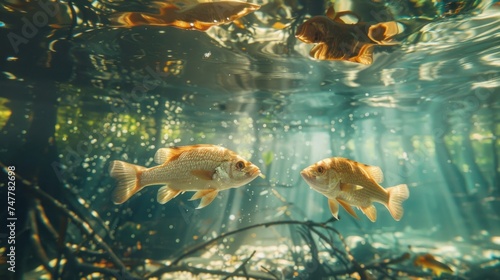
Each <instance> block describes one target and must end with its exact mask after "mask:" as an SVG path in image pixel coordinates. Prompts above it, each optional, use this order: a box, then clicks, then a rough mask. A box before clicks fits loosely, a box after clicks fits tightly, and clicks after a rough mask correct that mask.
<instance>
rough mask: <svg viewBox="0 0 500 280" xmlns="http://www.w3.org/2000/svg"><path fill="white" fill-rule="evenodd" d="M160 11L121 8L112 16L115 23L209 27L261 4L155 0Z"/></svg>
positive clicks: (127, 25)
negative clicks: (180, 4) (180, 3)
mask: <svg viewBox="0 0 500 280" xmlns="http://www.w3.org/2000/svg"><path fill="white" fill-rule="evenodd" d="M155 4H156V5H158V6H159V13H158V14H152V13H145V12H122V13H116V14H113V15H111V16H110V21H111V23H112V24H113V25H115V26H123V27H133V26H142V25H146V26H148V25H149V26H174V27H177V28H181V29H191V30H199V31H206V30H207V29H209V28H210V27H212V26H214V25H221V24H225V23H230V22H233V21H235V20H237V19H239V18H241V17H243V16H245V15H247V14H249V13H251V12H253V11H256V10H258V9H259V8H260V5H257V4H252V3H247V2H240V1H220V2H203V3H198V4H196V5H194V6H191V7H188V8H185V9H180V8H179V7H177V6H175V5H174V4H170V3H163V2H155Z"/></svg>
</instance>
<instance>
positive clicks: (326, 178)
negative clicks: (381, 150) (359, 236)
mask: <svg viewBox="0 0 500 280" xmlns="http://www.w3.org/2000/svg"><path fill="white" fill-rule="evenodd" d="M300 175H301V176H302V177H303V178H304V180H305V181H306V183H307V184H308V185H309V186H310V187H311V188H312V189H314V190H316V191H317V192H319V193H321V194H323V195H324V196H326V197H327V198H328V206H329V208H330V212H331V213H332V215H333V216H334V217H335V218H336V219H338V212H339V204H340V205H342V207H343V208H344V209H345V210H346V211H347V212H348V213H349V214H350V215H352V216H353V217H355V218H358V216H357V215H356V213H355V212H354V210H353V209H352V206H354V207H357V208H358V209H360V210H361V211H362V212H363V213H364V214H365V215H366V216H367V217H368V219H370V221H372V222H375V221H376V220H377V210H376V209H375V206H374V205H373V203H374V202H378V203H381V204H383V205H384V206H385V207H386V208H387V209H388V210H389V213H390V214H391V216H392V217H393V218H394V220H396V221H399V220H400V219H401V218H402V217H403V213H404V209H403V206H402V203H403V201H405V200H406V199H408V197H409V196H410V193H409V190H408V186H407V185H406V184H401V185H397V186H394V187H390V188H387V189H384V188H383V187H382V186H380V185H379V183H381V182H382V181H383V179H384V174H383V173H382V170H381V169H380V167H377V166H370V165H366V164H363V163H359V162H356V161H353V160H350V159H347V158H342V157H332V158H326V159H323V160H321V161H318V162H317V163H314V164H312V165H310V166H308V167H306V168H304V169H303V170H302V171H301V172H300Z"/></svg>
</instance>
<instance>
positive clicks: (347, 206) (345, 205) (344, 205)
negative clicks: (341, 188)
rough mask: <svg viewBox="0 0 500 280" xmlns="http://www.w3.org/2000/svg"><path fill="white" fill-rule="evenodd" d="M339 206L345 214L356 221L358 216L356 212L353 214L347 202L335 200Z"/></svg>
mask: <svg viewBox="0 0 500 280" xmlns="http://www.w3.org/2000/svg"><path fill="white" fill-rule="evenodd" d="M337 201H338V202H339V204H340V205H342V207H344V209H345V211H347V213H349V214H351V216H353V217H354V218H356V219H358V215H356V212H354V209H352V207H351V205H349V204H348V203H347V202H345V201H343V200H342V199H337Z"/></svg>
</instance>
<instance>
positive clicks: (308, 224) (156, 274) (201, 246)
mask: <svg viewBox="0 0 500 280" xmlns="http://www.w3.org/2000/svg"><path fill="white" fill-rule="evenodd" d="M332 221H335V219H329V220H328V221H326V222H324V223H316V222H313V221H303V222H302V221H275V222H267V223H260V224H255V225H250V226H246V227H243V228H239V229H236V230H233V231H228V232H225V233H222V234H220V235H219V236H217V237H214V238H212V239H210V240H208V241H206V242H204V243H201V244H199V245H196V246H194V247H192V248H191V249H188V250H186V251H185V252H184V253H183V254H181V255H180V256H178V257H177V258H175V259H174V260H173V261H172V263H171V264H170V265H169V266H165V267H162V268H159V269H158V270H156V271H153V272H152V273H150V274H148V275H146V276H145V278H150V277H159V276H161V275H162V274H163V273H165V272H168V271H170V268H171V267H174V266H176V265H177V264H178V263H179V262H180V261H181V260H182V259H184V258H185V257H187V256H189V255H191V254H193V253H195V252H197V251H199V250H201V249H204V248H206V247H208V246H210V245H212V244H213V243H215V242H217V241H219V240H221V239H224V238H226V237H228V236H231V235H234V234H237V233H240V232H244V231H247V230H249V229H253V228H259V227H269V226H276V225H303V226H306V227H307V228H309V229H313V228H314V227H319V228H327V226H326V224H328V223H330V222H332ZM316 232H317V231H316Z"/></svg>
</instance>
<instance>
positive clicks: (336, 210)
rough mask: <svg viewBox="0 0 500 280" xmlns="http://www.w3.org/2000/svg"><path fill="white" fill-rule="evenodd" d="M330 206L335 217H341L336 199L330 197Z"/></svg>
mask: <svg viewBox="0 0 500 280" xmlns="http://www.w3.org/2000/svg"><path fill="white" fill-rule="evenodd" d="M328 207H330V212H332V215H333V217H335V219H337V220H338V219H339V203H338V202H337V201H336V200H335V199H328Z"/></svg>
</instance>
